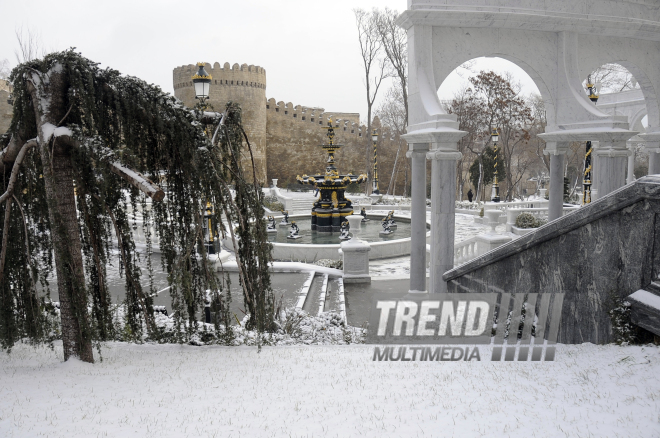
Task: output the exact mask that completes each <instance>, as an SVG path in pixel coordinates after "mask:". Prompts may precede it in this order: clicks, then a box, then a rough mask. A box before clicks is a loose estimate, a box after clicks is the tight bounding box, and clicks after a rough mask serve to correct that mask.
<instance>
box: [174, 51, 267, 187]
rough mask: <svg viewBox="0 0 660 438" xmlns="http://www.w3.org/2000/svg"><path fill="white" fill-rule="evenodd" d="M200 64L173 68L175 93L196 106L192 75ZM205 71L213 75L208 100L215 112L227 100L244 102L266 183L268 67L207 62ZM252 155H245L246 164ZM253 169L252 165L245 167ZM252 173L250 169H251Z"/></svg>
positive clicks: (257, 163)
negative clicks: (266, 68)
mask: <svg viewBox="0 0 660 438" xmlns="http://www.w3.org/2000/svg"><path fill="white" fill-rule="evenodd" d="M197 69H198V67H197V66H196V65H194V64H189V65H184V66H180V67H177V68H175V69H174V72H173V84H174V96H176V97H177V98H178V99H180V100H181V101H182V102H183V103H184V105H186V106H188V107H193V106H194V105H195V104H196V100H195V88H194V86H193V83H192V76H193V75H194V74H195V73H196V72H197ZM205 69H206V71H207V72H208V73H209V74H210V75H211V77H212V79H211V87H210V91H209V102H210V103H211V105H213V107H214V108H215V110H216V111H223V110H224V108H225V105H226V104H227V102H229V101H232V102H238V103H240V104H241V108H242V111H243V112H242V116H243V125H244V127H245V132H246V133H247V135H248V138H249V139H250V145H251V146H252V153H253V155H254V160H255V167H256V168H257V173H258V177H259V180H260V181H261V182H262V183H265V182H266V172H267V171H266V161H267V157H266V108H265V105H264V102H265V101H266V70H265V69H264V68H262V67H259V66H255V65H247V64H243V65H240V66H239V65H238V64H234V65H233V66H231V67H230V65H229V63H227V62H226V63H225V64H224V66H222V67H221V66H220V64H219V63H217V62H216V63H214V64H213V66H211V65H210V64H206V67H205ZM247 160H249V157H248V156H247V155H245V156H244V161H245V164H247V163H248V161H247ZM244 168H245V169H250V168H251V165H250V166H245V167H244ZM248 173H249V172H248Z"/></svg>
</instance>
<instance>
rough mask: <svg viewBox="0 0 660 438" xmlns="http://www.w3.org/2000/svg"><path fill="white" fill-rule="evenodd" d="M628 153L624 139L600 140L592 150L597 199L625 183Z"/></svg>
mask: <svg viewBox="0 0 660 438" xmlns="http://www.w3.org/2000/svg"><path fill="white" fill-rule="evenodd" d="M629 153H630V152H629V151H628V149H626V142H625V141H622V142H618V141H617V142H611V143H604V142H600V144H599V146H598V149H596V150H595V151H594V153H593V154H594V155H595V156H596V158H597V167H596V172H598V173H597V178H596V181H595V184H596V191H597V193H598V198H599V199H600V198H602V197H603V196H606V195H607V194H609V193H611V192H613V191H614V190H616V189H618V188H620V187H623V186H624V185H625V184H626V167H627V164H628V155H629Z"/></svg>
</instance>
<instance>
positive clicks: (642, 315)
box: [626, 280, 660, 336]
mask: <svg viewBox="0 0 660 438" xmlns="http://www.w3.org/2000/svg"><path fill="white" fill-rule="evenodd" d="M658 281H660V280H658ZM626 300H627V301H628V302H629V303H630V308H631V310H630V319H631V321H632V323H633V324H635V325H637V326H639V327H641V328H643V329H645V330H648V331H650V332H651V333H653V334H654V335H656V336H660V283H658V282H656V281H653V282H651V284H649V285H648V286H646V287H645V288H644V289H639V290H638V291H636V292H635V293H633V294H630V295H628V297H627V298H626Z"/></svg>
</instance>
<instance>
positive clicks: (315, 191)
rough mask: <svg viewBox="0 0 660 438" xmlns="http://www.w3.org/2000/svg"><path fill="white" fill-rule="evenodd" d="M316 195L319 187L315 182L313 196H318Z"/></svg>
mask: <svg viewBox="0 0 660 438" xmlns="http://www.w3.org/2000/svg"><path fill="white" fill-rule="evenodd" d="M318 195H319V187H318V186H317V185H316V184H314V196H318Z"/></svg>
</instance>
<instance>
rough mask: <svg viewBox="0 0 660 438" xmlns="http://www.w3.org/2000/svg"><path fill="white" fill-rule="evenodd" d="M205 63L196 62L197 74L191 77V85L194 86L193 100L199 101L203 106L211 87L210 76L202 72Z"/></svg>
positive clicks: (204, 71)
mask: <svg viewBox="0 0 660 438" xmlns="http://www.w3.org/2000/svg"><path fill="white" fill-rule="evenodd" d="M205 65H206V63H205V62H198V63H197V67H199V70H197V73H195V74H194V75H193V77H192V82H193V85H194V86H195V99H199V100H200V101H201V102H202V105H203V104H204V101H205V100H206V99H208V97H209V88H210V87H211V79H212V77H211V75H210V74H208V73H207V72H206V70H204V66H205Z"/></svg>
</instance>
